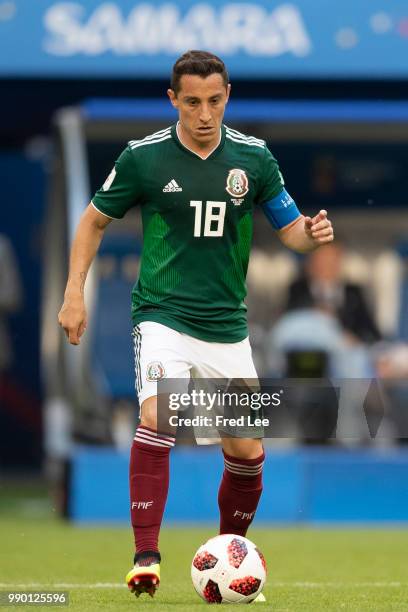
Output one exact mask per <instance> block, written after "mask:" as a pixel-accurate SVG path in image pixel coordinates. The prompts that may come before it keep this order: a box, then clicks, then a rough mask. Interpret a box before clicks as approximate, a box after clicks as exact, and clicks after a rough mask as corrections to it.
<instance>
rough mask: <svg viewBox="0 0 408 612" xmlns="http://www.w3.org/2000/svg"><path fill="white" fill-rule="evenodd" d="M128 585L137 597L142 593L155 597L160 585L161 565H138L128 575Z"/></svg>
mask: <svg viewBox="0 0 408 612" xmlns="http://www.w3.org/2000/svg"><path fill="white" fill-rule="evenodd" d="M126 583H127V585H128V588H129V590H130V591H131V593H134V594H135V595H136V597H139V596H140V594H141V593H148V594H149V595H150V597H153V596H154V594H155V593H156V591H157V589H158V587H159V584H160V563H155V564H153V565H147V566H140V565H138V564H136V565H135V566H134V568H133V569H131V570H130V572H129V573H128V574H127V576H126Z"/></svg>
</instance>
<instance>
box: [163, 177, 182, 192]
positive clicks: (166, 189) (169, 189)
mask: <svg viewBox="0 0 408 612" xmlns="http://www.w3.org/2000/svg"><path fill="white" fill-rule="evenodd" d="M163 191H164V193H169V192H170V193H174V192H175V191H183V189H182V187H180V186H179V185H177V183H176V181H175V180H174V179H172V180H171V181H170V183H167V185H166V186H165V187H163Z"/></svg>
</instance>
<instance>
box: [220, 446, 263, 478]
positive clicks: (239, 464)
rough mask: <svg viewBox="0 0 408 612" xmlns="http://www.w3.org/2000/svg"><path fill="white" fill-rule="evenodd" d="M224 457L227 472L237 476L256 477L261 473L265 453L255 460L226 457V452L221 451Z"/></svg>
mask: <svg viewBox="0 0 408 612" xmlns="http://www.w3.org/2000/svg"><path fill="white" fill-rule="evenodd" d="M222 452H223V455H224V466H225V469H226V470H227V471H228V472H231V473H232V474H238V475H241V476H257V475H258V474H261V473H262V469H263V464H264V462H265V453H264V452H263V451H262V454H261V455H259V457H255V459H241V458H239V457H232V455H227V453H226V452H224V451H222Z"/></svg>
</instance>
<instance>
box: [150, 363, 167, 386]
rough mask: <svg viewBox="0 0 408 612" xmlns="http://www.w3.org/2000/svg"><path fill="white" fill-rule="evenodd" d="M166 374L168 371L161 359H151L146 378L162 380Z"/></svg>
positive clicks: (153, 380)
mask: <svg viewBox="0 0 408 612" xmlns="http://www.w3.org/2000/svg"><path fill="white" fill-rule="evenodd" d="M165 376H166V371H165V369H164V366H163V364H162V363H161V361H151V362H150V363H148V364H147V368H146V380H148V381H149V382H155V381H156V380H161V379H162V378H164V377H165Z"/></svg>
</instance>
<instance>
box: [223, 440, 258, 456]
mask: <svg viewBox="0 0 408 612" xmlns="http://www.w3.org/2000/svg"><path fill="white" fill-rule="evenodd" d="M222 446H223V449H224V451H225V452H226V453H227V455H230V456H231V457H237V459H257V457H260V455H262V453H263V446H262V440H258V439H251V438H224V439H223V441H222Z"/></svg>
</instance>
